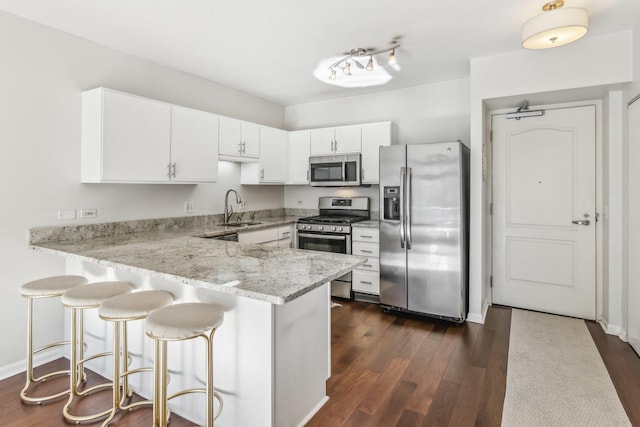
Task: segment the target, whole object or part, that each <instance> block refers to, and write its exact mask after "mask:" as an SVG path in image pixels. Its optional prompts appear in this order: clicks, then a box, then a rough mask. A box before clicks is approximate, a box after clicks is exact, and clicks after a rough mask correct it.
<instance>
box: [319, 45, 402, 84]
mask: <svg viewBox="0 0 640 427" xmlns="http://www.w3.org/2000/svg"><path fill="white" fill-rule="evenodd" d="M398 40H399V37H397V38H395V39H394V40H392V41H391V46H390V47H388V48H386V49H375V48H366V49H365V48H355V49H351V50H350V51H349V52H346V53H344V54H343V55H342V56H339V57H334V58H327V59H325V60H322V61H320V63H319V64H318V66H317V67H316V69H315V70H314V72H313V74H314V75H315V76H316V78H317V79H319V80H321V81H323V82H325V83H329V84H332V85H336V86H342V87H367V86H376V85H381V84H385V83H387V82H388V81H389V80H391V78H392V76H391V74H389V72H388V70H387V69H386V67H387V66H388V67H389V68H391V69H392V70H394V71H400V65H398V60H397V59H396V55H395V54H396V49H398V48H399V47H400V44H399V43H398ZM383 54H389V56H388V57H387V58H386V62H387V63H386V64H384V65H385V66H381V65H380V63H379V62H378V61H377V60H376V59H377V58H376V57H377V56H379V55H383ZM327 70H328V71H329V73H328V75H327V74H325V73H326V72H327ZM338 70H342V73H339V72H338Z"/></svg>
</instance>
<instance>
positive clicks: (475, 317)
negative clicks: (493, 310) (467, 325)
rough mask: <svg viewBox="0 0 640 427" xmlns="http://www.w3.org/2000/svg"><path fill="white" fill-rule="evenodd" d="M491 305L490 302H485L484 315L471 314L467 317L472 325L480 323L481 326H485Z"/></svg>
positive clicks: (483, 306)
mask: <svg viewBox="0 0 640 427" xmlns="http://www.w3.org/2000/svg"><path fill="white" fill-rule="evenodd" d="M490 305H491V304H489V302H488V301H485V302H484V304H483V305H482V314H480V313H469V315H468V316H467V320H468V321H469V322H472V323H480V324H481V325H482V324H484V319H486V318H487V311H488V310H489V306H490Z"/></svg>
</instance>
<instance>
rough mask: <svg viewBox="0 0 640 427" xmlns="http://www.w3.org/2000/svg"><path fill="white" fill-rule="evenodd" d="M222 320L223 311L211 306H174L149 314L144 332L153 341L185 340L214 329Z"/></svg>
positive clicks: (198, 303) (189, 304) (187, 304)
mask: <svg viewBox="0 0 640 427" xmlns="http://www.w3.org/2000/svg"><path fill="white" fill-rule="evenodd" d="M223 318H224V313H223V311H222V310H221V309H220V308H219V307H218V306H215V305H213V304H206V303H201V302H192V303H184V304H174V305H170V306H169V307H165V308H161V309H160V310H157V311H154V312H153V313H151V314H150V315H149V317H147V320H146V321H145V330H146V332H147V335H149V336H150V337H151V338H153V339H159V340H167V341H168V340H186V339H190V338H195V337H198V336H200V335H204V334H206V333H208V332H209V331H211V330H212V329H216V328H217V327H218V326H220V324H221V323H222V320H223Z"/></svg>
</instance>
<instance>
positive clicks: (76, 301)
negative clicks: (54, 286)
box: [62, 281, 133, 423]
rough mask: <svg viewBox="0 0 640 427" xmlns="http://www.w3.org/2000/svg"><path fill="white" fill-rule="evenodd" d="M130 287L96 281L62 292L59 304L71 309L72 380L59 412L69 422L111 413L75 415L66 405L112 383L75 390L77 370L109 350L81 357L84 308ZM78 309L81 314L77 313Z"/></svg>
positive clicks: (123, 284)
mask: <svg viewBox="0 0 640 427" xmlns="http://www.w3.org/2000/svg"><path fill="white" fill-rule="evenodd" d="M132 289H133V285H132V284H131V283H129V282H119V281H112V282H95V283H89V284H88V285H84V286H81V287H77V288H74V289H71V290H69V291H67V292H65V293H64V294H63V295H62V304H64V306H65V307H67V308H69V309H71V362H70V369H69V370H70V371H71V372H70V373H71V379H70V381H69V384H70V393H69V400H68V401H67V403H65V405H64V407H63V408H62V415H63V416H64V418H65V419H67V420H68V421H72V422H75V423H80V422H83V421H93V420H96V419H98V418H102V417H104V416H106V415H108V414H109V413H111V408H110V409H107V410H106V411H102V412H100V413H98V414H93V415H84V416H78V415H72V414H71V413H69V407H70V406H71V404H72V403H73V400H74V398H76V397H80V396H86V395H87V394H89V393H91V392H92V391H95V390H98V389H101V388H105V387H111V386H112V383H104V384H98V385H96V386H93V387H90V388H88V389H86V390H83V391H79V390H78V373H79V372H83V370H84V364H85V363H86V362H88V361H89V360H93V359H95V358H98V357H103V356H109V355H111V352H104V353H98V354H94V355H92V356H89V357H84V325H83V323H84V321H83V320H84V310H87V309H91V308H97V307H99V306H100V304H102V303H103V302H104V301H106V300H108V299H109V298H111V297H114V296H116V295H122V294H126V293H129V292H131V291H132ZM78 311H79V312H80V313H78ZM78 314H79V316H78ZM78 353H80V354H78Z"/></svg>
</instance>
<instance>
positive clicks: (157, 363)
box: [145, 303, 224, 427]
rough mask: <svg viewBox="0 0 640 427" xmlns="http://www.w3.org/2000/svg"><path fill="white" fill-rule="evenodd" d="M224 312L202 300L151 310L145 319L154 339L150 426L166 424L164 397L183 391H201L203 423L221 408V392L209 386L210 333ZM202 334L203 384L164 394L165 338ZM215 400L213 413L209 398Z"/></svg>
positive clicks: (181, 338)
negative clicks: (204, 346) (204, 349)
mask: <svg viewBox="0 0 640 427" xmlns="http://www.w3.org/2000/svg"><path fill="white" fill-rule="evenodd" d="M223 318H224V313H223V312H222V310H220V309H219V308H218V307H216V306H215V305H212V304H205V303H184V304H174V305H170V306H169V307H165V308H161V309H160V310H157V311H154V312H153V313H151V314H150V315H149V317H147V320H145V331H146V333H147V335H148V336H149V337H150V338H152V339H153V340H154V362H153V370H154V378H153V389H154V391H153V426H154V427H166V425H167V423H168V416H167V413H168V411H167V407H168V401H169V400H170V399H173V398H174V397H178V396H182V395H183V394H187V393H205V394H206V399H207V424H206V425H207V427H213V422H214V420H215V419H216V418H218V416H219V415H220V413H221V412H222V405H223V402H222V396H220V394H219V393H218V392H216V391H215V390H214V389H213V334H214V333H215V331H216V330H217V328H218V327H219V326H220V325H221V324H222V320H223ZM198 337H202V338H204V340H205V341H206V343H207V376H206V381H205V388H191V389H187V390H182V391H179V392H177V393H175V394H173V395H171V396H169V397H167V375H168V373H167V342H168V341H186V340H191V339H194V338H198ZM214 398H216V399H217V400H218V403H219V406H218V412H217V413H216V414H215V415H214V413H213V410H214V404H213V403H214V402H213V399H214Z"/></svg>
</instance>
